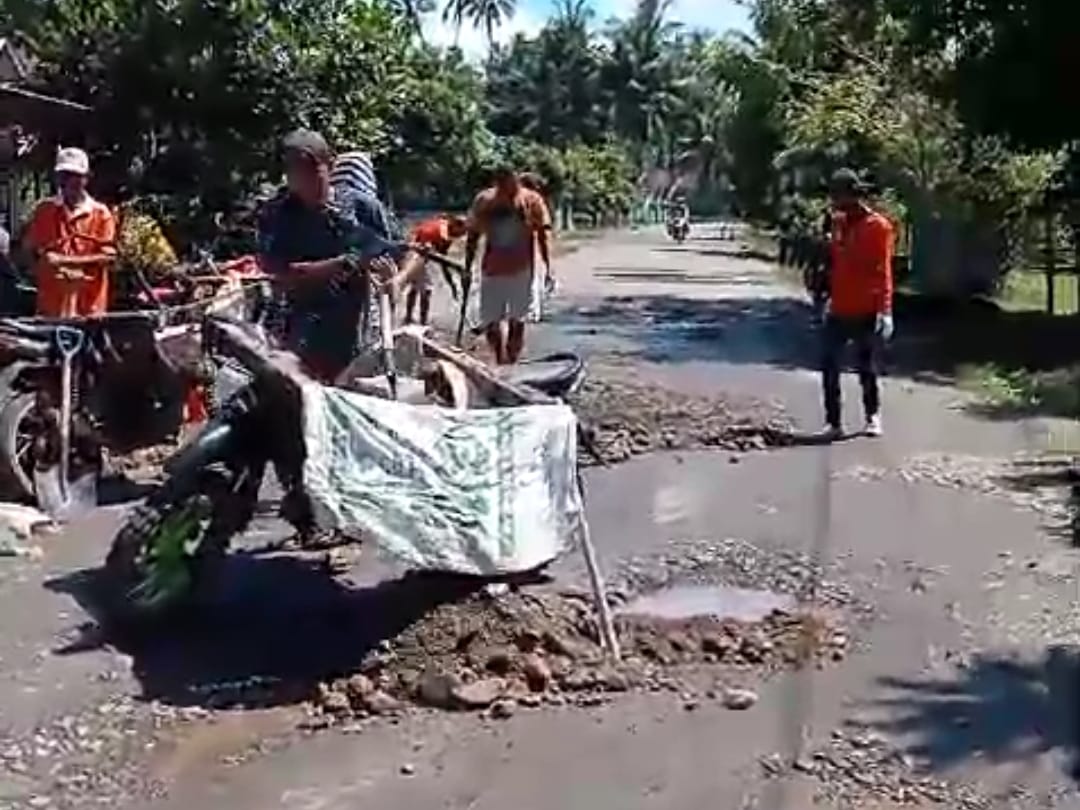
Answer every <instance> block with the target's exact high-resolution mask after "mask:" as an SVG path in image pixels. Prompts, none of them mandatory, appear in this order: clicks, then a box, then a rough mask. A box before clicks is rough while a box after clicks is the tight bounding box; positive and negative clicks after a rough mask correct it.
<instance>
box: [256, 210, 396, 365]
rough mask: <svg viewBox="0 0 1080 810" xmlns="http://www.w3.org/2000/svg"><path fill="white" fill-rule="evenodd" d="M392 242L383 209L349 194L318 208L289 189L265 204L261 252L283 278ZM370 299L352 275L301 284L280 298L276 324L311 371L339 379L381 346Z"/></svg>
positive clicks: (262, 217)
mask: <svg viewBox="0 0 1080 810" xmlns="http://www.w3.org/2000/svg"><path fill="white" fill-rule="evenodd" d="M392 237H393V232H392V230H391V226H390V223H389V218H388V216H387V214H386V211H385V209H384V208H383V206H382V204H381V203H380V202H379V201H378V200H377V199H375V198H374V197H371V196H369V195H362V194H358V193H351V192H349V191H348V190H347V189H343V190H340V191H335V194H334V195H333V198H332V200H331V202H330V203H328V204H327V205H325V206H322V207H320V208H311V207H309V206H306V205H304V204H303V203H301V202H300V201H299V200H297V199H296V198H295V197H293V196H292V195H291V194H289V193H288V192H287V191H283V192H282V193H279V194H278V196H277V197H276V198H275V199H274V200H272V201H271V202H270V203H269V204H268V205H267V207H266V208H265V210H264V211H263V214H262V216H261V218H260V222H259V252H260V254H261V255H262V257H263V259H264V261H265V263H266V266H267V267H268V269H269V270H270V272H271V273H280V272H284V271H285V269H286V268H287V267H288V265H289V264H292V263H293V262H309V261H320V260H323V259H332V258H335V257H337V256H344V255H353V256H357V257H358V258H359V257H365V256H366V254H367V253H368V252H370V251H371V250H372V249H374V248H375V247H376V246H377V243H378V241H379V238H382V239H388V238H392ZM371 298H372V297H371V296H370V295H363V294H361V293H359V292H358V291H357V289H356V282H355V280H353V281H350V279H349V278H348V276H344V277H341V278H335V279H332V280H330V281H329V282H327V283H326V284H325V285H323V286H321V287H313V285H311V284H306V285H301V286H300V287H299V288H297V289H296V290H294V291H293V292H291V293H290V294H289V295H288V296H287V297H285V298H284V299H283V300H281V299H279V303H278V306H277V307H276V309H277V310H278V311H277V313H276V315H277V317H276V318H275V321H276V323H274V324H272V325H271V326H272V328H273V331H275V332H277V333H278V334H279V336H281V337H282V338H283V340H284V342H285V344H286V346H287V347H288V348H290V349H291V350H293V351H295V352H297V354H299V355H300V356H301V358H303V359H304V360H305V361H306V362H308V363H309V365H311V366H314V367H316V368H318V369H320V370H322V371H323V372H324V373H326V374H328V375H330V374H336V373H337V372H339V371H340V370H341V369H343V368H344V367H345V366H346V365H348V363H349V362H350V361H351V360H352V358H353V357H354V356H355V355H356V352H357V351H358V349H359V348H360V347H361V346H367V345H372V344H373V343H374V342H377V340H378V320H377V318H378V314H377V307H375V305H374V302H373V301H372V300H371ZM365 300H366V301H367V302H368V305H369V306H370V307H371V310H370V311H369V316H368V319H367V320H368V323H369V325H370V328H369V329H368V332H367V333H366V334H364V335H361V334H360V330H359V323H360V317H361V314H362V313H363V305H364V301H365Z"/></svg>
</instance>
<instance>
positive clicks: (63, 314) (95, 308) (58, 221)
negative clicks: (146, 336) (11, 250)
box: [24, 148, 116, 318]
mask: <svg viewBox="0 0 1080 810" xmlns="http://www.w3.org/2000/svg"><path fill="white" fill-rule="evenodd" d="M55 170H56V185H57V188H58V189H59V194H58V195H57V196H56V197H54V198H52V199H48V200H45V201H43V202H41V203H40V204H39V205H38V207H37V208H36V209H35V210H34V214H33V216H32V217H31V219H30V224H29V226H28V228H27V231H26V236H25V237H24V238H25V243H26V248H27V251H28V253H29V254H30V255H31V256H32V257H33V258H34V272H35V275H36V278H37V285H38V293H37V312H38V314H39V315H44V316H46V317H52V318H70V317H75V316H88V315H101V314H103V313H105V312H106V311H107V310H108V307H109V271H110V269H111V266H112V263H113V262H114V261H115V259H116V245H115V243H116V220H115V219H114V217H113V214H112V212H111V211H110V210H109V208H108V206H106V205H104V204H102V203H100V202H98V201H97V200H95V199H94V198H93V197H91V196H90V195H89V194H88V193H87V191H86V184H87V182H88V180H89V179H90V159H89V158H88V157H87V155H86V152H84V151H83V150H81V149H72V148H68V149H61V150H60V151H59V152H58V153H57V156H56V169H55Z"/></svg>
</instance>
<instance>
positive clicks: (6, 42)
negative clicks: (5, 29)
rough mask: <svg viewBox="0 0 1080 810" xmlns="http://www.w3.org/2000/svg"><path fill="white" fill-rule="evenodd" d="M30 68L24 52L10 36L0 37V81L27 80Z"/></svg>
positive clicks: (21, 81) (30, 71)
mask: <svg viewBox="0 0 1080 810" xmlns="http://www.w3.org/2000/svg"><path fill="white" fill-rule="evenodd" d="M32 70H33V69H32V67H31V65H30V60H29V59H28V58H27V55H26V52H25V51H23V49H22V48H20V47H19V46H18V45H17V44H16V43H15V42H13V41H12V40H11V38H10V37H0V82H5V83H6V82H13V83H16V84H22V83H25V82H28V81H30V79H31V76H32Z"/></svg>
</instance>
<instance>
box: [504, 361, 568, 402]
mask: <svg viewBox="0 0 1080 810" xmlns="http://www.w3.org/2000/svg"><path fill="white" fill-rule="evenodd" d="M496 373H497V374H498V375H499V377H501V378H502V379H504V380H506V382H509V383H513V384H515V385H527V386H529V387H530V388H533V389H535V390H537V391H540V392H542V393H544V394H547V395H548V396H552V397H560V398H561V397H565V396H568V395H570V394H572V393H573V392H574V391H575V390H576V389H577V387H578V385H579V384H580V383H581V381H582V379H584V377H585V361H584V360H582V359H581V358H580V357H579V356H578V355H576V354H573V353H571V352H559V353H557V354H549V355H547V356H546V357H539V358H537V359H535V360H526V361H524V362H522V363H519V364H517V365H515V366H505V367H502V368H499V369H498V370H497V372H496Z"/></svg>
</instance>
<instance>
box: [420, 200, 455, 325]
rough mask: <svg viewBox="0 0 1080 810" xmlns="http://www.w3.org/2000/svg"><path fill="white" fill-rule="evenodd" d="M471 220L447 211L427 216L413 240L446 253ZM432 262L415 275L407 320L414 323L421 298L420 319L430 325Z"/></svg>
mask: <svg viewBox="0 0 1080 810" xmlns="http://www.w3.org/2000/svg"><path fill="white" fill-rule="evenodd" d="M468 230H469V229H468V224H467V223H466V222H465V220H464V219H463V218H462V217H448V216H446V215H444V214H440V215H439V216H436V217H432V218H431V219H427V220H424V221H423V222H421V223H420V224H419V225H417V226H416V227H415V228H413V232H412V235H411V236H412V242H414V243H415V244H418V245H422V246H423V247H426V248H429V249H431V250H434V251H435V252H436V253H442V254H443V255H445V254H446V253H448V252H449V251H450V248H451V247H453V245H454V242H455V241H456V240H458V239H460V238H461V237H463V236H464V235H465V234H466V233H467V232H468ZM431 264H432V263H431V262H425V263H424V267H423V269H422V270H421V271H420V272H419V273H418V274H417V275H416V276H415V277H414V280H413V281H412V283H411V284H410V286H409V292H408V294H407V295H406V297H405V323H413V322H414V321H413V313H414V312H415V311H416V303H417V301H419V302H420V323H421V324H422V325H423V326H427V324H428V317H429V316H430V314H431V289H432V283H431V270H432V268H431Z"/></svg>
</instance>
